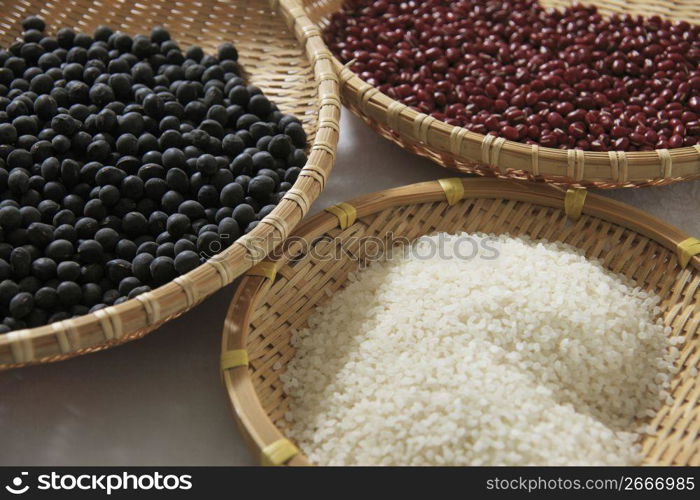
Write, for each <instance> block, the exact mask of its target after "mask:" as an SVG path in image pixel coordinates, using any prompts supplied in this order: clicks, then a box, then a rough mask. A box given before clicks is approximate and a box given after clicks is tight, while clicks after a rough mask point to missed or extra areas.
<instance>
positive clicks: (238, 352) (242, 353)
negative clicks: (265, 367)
mask: <svg viewBox="0 0 700 500" xmlns="http://www.w3.org/2000/svg"><path fill="white" fill-rule="evenodd" d="M238 366H248V351H246V350H245V349H232V350H230V351H225V352H222V353H221V369H222V370H230V369H231V368H236V367H238Z"/></svg>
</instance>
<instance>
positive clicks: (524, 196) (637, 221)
mask: <svg viewBox="0 0 700 500" xmlns="http://www.w3.org/2000/svg"><path fill="white" fill-rule="evenodd" d="M460 231H466V232H469V233H474V232H485V233H494V234H504V233H508V234H510V235H513V236H518V235H527V236H530V237H532V238H534V239H543V240H549V241H560V242H563V243H567V244H569V245H572V246H575V247H577V248H580V249H582V250H583V251H584V253H585V255H586V257H588V258H590V259H598V260H600V261H601V262H602V264H603V265H604V266H605V267H606V268H608V269H610V270H611V271H613V272H615V273H620V274H622V275H624V276H626V277H628V278H629V279H631V280H632V281H634V282H635V283H636V284H637V285H638V286H639V287H641V288H643V289H644V290H646V291H649V292H653V293H655V294H657V295H658V296H659V297H660V298H661V304H660V308H661V311H662V313H661V314H662V317H663V320H664V322H665V324H667V325H669V326H670V327H671V328H672V330H673V332H672V335H683V336H685V342H684V344H683V345H682V346H679V349H680V350H681V354H680V358H679V360H678V363H679V367H680V370H679V373H678V374H677V375H676V376H675V378H674V380H673V383H672V386H671V389H670V391H671V394H672V398H673V403H672V404H671V405H667V406H664V407H662V408H661V409H660V410H659V412H658V413H657V415H656V416H655V417H654V418H653V420H652V422H651V423H652V424H654V427H655V428H656V429H657V431H656V433H655V434H653V435H649V436H646V437H644V439H643V442H642V447H643V457H644V459H643V463H645V464H648V465H666V464H674V465H700V440H699V439H698V429H699V428H700V409H699V408H698V400H700V382H699V381H698V377H697V374H696V373H697V372H696V370H697V368H698V366H700V336H699V330H700V257H698V254H700V241H698V240H695V239H693V238H688V237H687V236H686V235H685V234H683V233H682V232H681V231H680V230H678V229H676V228H674V227H672V226H669V225H667V224H665V223H663V222H662V221H660V220H658V219H655V218H653V217H651V216H649V215H647V214H645V213H644V212H641V211H639V210H637V209H635V208H632V207H630V206H628V205H625V204H622V203H619V202H616V201H613V200H610V199H608V198H605V197H601V196H597V195H594V194H588V196H587V197H586V196H585V191H584V190H569V191H568V192H566V193H564V192H563V191H561V190H559V189H557V188H554V187H551V186H547V185H544V184H535V183H526V182H517V181H502V180H497V179H443V180H441V181H435V182H426V183H421V184H414V185H410V186H405V187H401V188H397V189H391V190H388V191H382V192H380V193H375V194H371V195H367V196H363V197H360V198H356V199H355V200H352V201H350V202H348V203H341V204H339V205H336V206H334V207H331V208H329V209H327V210H326V211H324V212H321V213H319V214H317V215H315V216H313V217H311V218H310V219H308V220H307V221H305V222H304V223H303V224H301V225H300V226H299V228H298V229H297V230H296V231H295V233H294V235H293V236H292V237H291V238H290V239H289V240H287V242H286V243H285V245H284V246H283V249H284V251H283V252H282V251H278V250H280V249H278V250H276V251H275V253H276V254H279V256H277V255H276V256H274V257H273V258H270V259H267V260H265V261H263V262H262V263H260V264H258V265H257V266H256V267H255V268H253V269H252V270H251V273H249V275H248V276H246V277H245V278H244V279H243V280H242V282H241V284H240V286H239V288H238V290H237V291H236V294H235V297H234V299H233V302H232V303H231V306H230V308H229V311H228V315H227V318H226V322H225V326H224V330H223V339H222V358H221V368H222V375H223V381H224V385H225V388H226V391H227V393H228V395H229V398H230V400H231V404H232V407H233V414H234V418H235V420H236V422H237V424H238V426H239V427H240V429H241V431H242V433H243V435H244V437H245V440H246V441H247V443H248V445H249V446H250V448H251V449H252V450H253V453H254V454H255V456H256V457H258V458H259V459H260V461H261V462H262V463H266V464H275V465H281V464H288V465H308V464H309V461H308V459H307V457H306V456H305V455H304V454H303V450H298V449H297V448H296V446H295V445H294V444H293V443H291V442H290V441H289V440H288V439H286V438H285V429H286V427H287V425H288V424H287V422H286V421H285V418H284V415H285V413H286V412H287V411H288V408H289V398H288V396H287V395H286V394H285V392H284V389H283V384H282V383H281V382H280V375H281V374H282V373H284V370H285V368H286V365H287V363H288V362H289V360H290V359H291V358H292V357H293V356H294V349H293V347H292V346H291V345H290V339H291V335H292V332H293V331H295V330H297V329H300V328H303V327H305V326H306V325H307V319H308V317H309V315H310V314H312V313H313V312H314V310H315V308H316V307H318V306H320V305H322V304H324V303H325V302H326V301H327V300H328V299H329V297H330V296H331V295H332V294H333V293H334V292H336V291H337V290H340V289H342V288H343V287H344V286H345V285H346V283H347V282H348V275H349V274H350V273H352V272H355V271H357V269H358V267H360V266H361V265H362V264H363V263H366V261H367V260H368V256H369V257H370V258H372V257H375V256H376V252H377V248H376V246H377V242H384V241H387V240H388V237H387V235H389V234H392V238H394V239H396V238H402V239H408V240H410V241H412V240H414V239H416V238H418V237H420V236H423V235H427V234H431V233H435V232H448V233H456V232H460ZM371 242H374V243H371ZM341 248H342V250H341ZM251 274H252V275H251ZM533 279H536V276H533Z"/></svg>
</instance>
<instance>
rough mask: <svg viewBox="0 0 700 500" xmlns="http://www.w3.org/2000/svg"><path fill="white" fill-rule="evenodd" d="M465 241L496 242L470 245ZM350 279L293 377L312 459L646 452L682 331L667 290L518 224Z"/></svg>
mask: <svg viewBox="0 0 700 500" xmlns="http://www.w3.org/2000/svg"><path fill="white" fill-rule="evenodd" d="M465 238H468V239H470V240H471V241H472V242H474V241H475V242H476V244H477V248H480V249H482V250H483V249H486V248H495V249H496V252H491V253H489V254H488V255H487V252H483V251H482V252H479V253H478V254H477V255H473V256H471V258H464V254H463V253H459V252H457V253H458V254H459V255H457V254H456V252H455V249H456V248H459V241H460V239H461V240H462V241H463V240H464V239H465ZM430 249H437V250H438V251H431V250H430ZM426 250H427V251H426ZM494 254H495V255H494ZM489 256H491V257H489ZM493 256H495V258H493ZM351 281H352V282H351V283H350V284H349V285H348V286H347V287H346V288H345V289H344V290H342V291H340V292H338V293H336V294H334V295H333V297H332V298H331V299H330V300H329V301H328V302H327V303H326V304H324V305H323V306H320V307H319V308H318V309H317V310H316V311H315V313H314V314H313V315H312V316H311V317H310V318H309V321H308V327H307V328H305V329H303V330H301V331H298V332H295V334H294V336H293V345H294V347H295V348H296V354H295V357H294V358H293V359H292V360H291V361H290V362H289V364H288V365H287V370H286V372H285V373H284V374H283V375H282V377H281V378H282V380H283V382H284V389H285V391H286V392H287V393H288V394H289V395H290V396H291V401H290V411H289V412H288V414H287V415H286V417H287V420H288V421H289V429H288V435H289V437H291V438H292V439H294V440H295V441H296V442H297V444H298V445H299V446H300V447H301V448H302V450H304V452H305V453H306V455H307V456H308V457H309V458H310V459H311V461H313V462H314V463H317V464H323V465H351V464H357V465H375V464H376V465H467V464H469V465H576V464H590V465H594V464H595V465H598V464H599V465H632V464H637V463H639V461H640V456H639V452H640V450H639V447H638V446H637V445H636V443H637V442H638V440H639V438H640V436H641V434H642V433H644V432H646V431H647V430H648V429H647V428H646V426H645V424H644V421H645V419H646V418H647V417H649V416H652V415H654V413H655V411H656V410H657V409H658V408H659V407H660V406H661V405H662V404H665V403H668V400H669V399H670V396H669V394H668V388H669V381H670V379H671V377H672V375H673V373H674V361H675V359H676V358H677V357H678V351H677V349H676V348H675V347H674V345H675V344H677V343H679V342H681V340H682V339H680V338H677V337H671V336H670V335H669V334H670V329H669V328H666V327H664V325H663V324H662V323H661V320H660V319H659V309H658V301H659V299H658V298H657V297H655V296H652V295H650V294H648V293H647V292H645V291H642V290H641V289H639V288H635V287H634V285H632V284H630V283H629V282H628V281H626V280H625V279H624V278H623V277H622V276H618V275H615V274H613V273H611V272H610V271H608V270H606V269H605V268H603V267H602V266H601V265H600V264H599V263H597V262H595V261H590V260H587V259H586V258H585V257H584V256H583V255H582V253H581V252H580V251H578V250H577V249H575V248H574V247H571V246H567V245H564V244H561V243H548V242H542V241H534V240H529V239H524V238H512V237H510V236H507V235H500V236H493V235H485V234H473V235H467V234H461V235H445V234H440V235H433V236H428V237H423V238H420V239H419V240H417V241H416V242H415V243H414V244H413V246H411V247H410V248H408V249H407V251H406V252H404V253H402V254H401V255H399V256H398V257H396V256H395V258H393V259H388V260H383V261H379V262H375V263H373V264H371V265H370V266H369V267H368V268H366V269H363V270H362V271H360V272H359V273H358V274H357V275H356V276H353V277H352V279H351Z"/></svg>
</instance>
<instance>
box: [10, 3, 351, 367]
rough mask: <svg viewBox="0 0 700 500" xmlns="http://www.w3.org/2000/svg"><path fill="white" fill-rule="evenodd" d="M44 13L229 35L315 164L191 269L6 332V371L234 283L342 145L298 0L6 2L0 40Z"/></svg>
mask: <svg viewBox="0 0 700 500" xmlns="http://www.w3.org/2000/svg"><path fill="white" fill-rule="evenodd" d="M33 14H36V15H40V16H42V17H43V18H44V19H45V20H46V22H47V31H48V32H50V33H52V32H55V31H56V30H57V29H58V28H60V27H63V26H69V27H73V28H75V29H76V30H79V31H84V32H92V31H93V30H94V29H95V28H96V27H97V26H99V25H102V24H104V25H108V26H110V27H112V28H113V29H115V30H120V31H123V32H126V33H128V34H132V35H133V34H138V33H142V34H143V33H149V32H150V30H151V28H152V27H154V26H158V25H162V26H165V27H166V28H167V29H168V30H169V31H170V33H171V36H172V38H173V39H174V40H175V41H177V42H178V43H179V44H180V46H181V47H183V48H184V47H186V46H188V45H191V44H196V45H199V46H201V47H202V48H203V49H204V50H205V52H214V51H215V50H216V48H217V46H218V45H219V44H221V43H222V42H224V41H230V42H233V43H234V44H235V45H236V48H237V49H238V52H239V60H240V62H241V63H242V65H243V68H244V71H245V73H244V75H243V76H244V77H245V78H246V79H247V80H248V82H249V83H251V84H254V85H257V86H258V87H260V88H261V89H262V90H263V92H264V93H265V94H266V95H267V96H268V97H270V99H271V100H273V101H274V102H275V103H277V104H278V105H279V107H280V109H281V110H282V111H283V112H285V113H293V114H294V115H296V116H297V117H299V118H300V119H302V121H303V124H304V128H305V129H306V131H307V133H308V134H309V141H308V151H307V153H308V162H307V165H306V166H305V167H304V169H303V170H302V171H301V173H300V174H299V179H298V180H297V182H296V183H295V185H294V187H293V188H292V189H291V190H290V191H289V192H288V194H287V196H285V198H284V199H283V200H282V201H281V202H280V204H279V205H278V206H277V208H276V209H275V210H274V211H273V212H272V213H271V214H270V215H269V216H268V217H266V218H265V219H264V220H263V221H261V223H260V224H259V225H258V227H256V228H255V230H254V231H252V232H250V233H249V234H247V235H245V236H244V237H242V238H240V239H239V240H238V241H236V242H235V243H234V244H233V245H231V246H230V247H229V248H228V249H226V250H225V251H223V252H222V253H221V254H219V255H217V256H216V257H214V258H212V259H210V260H209V261H207V262H206V263H204V264H202V265H200V266H199V267H198V268H197V269H195V270H194V271H192V272H190V273H188V274H186V275H184V276H180V277H179V278H177V279H176V280H175V281H174V282H172V283H169V284H167V285H165V286H162V287H160V288H158V289H156V290H154V291H153V292H149V293H147V294H143V295H141V296H139V297H137V298H136V299H134V300H129V301H127V302H125V303H123V304H120V305H119V306H115V307H109V308H106V309H104V310H103V311H102V312H100V314H90V315H85V316H81V317H78V318H74V319H70V320H66V321H63V322H60V323H56V324H52V325H48V326H45V327H40V328H35V329H31V330H21V331H17V332H12V333H11V334H8V335H0V369H2V368H12V367H17V366H22V365H25V364H30V363H36V362H47V361H56V360H60V359H65V358H67V357H71V356H75V355H77V354H84V353H88V352H92V351H96V350H100V349H105V348H108V347H111V346H114V345H117V344H120V343H123V342H126V341H128V340H132V339H135V338H138V337H141V336H143V335H145V334H146V333H148V332H150V331H152V330H153V329H155V328H157V327H158V326H159V325H161V324H162V323H163V322H165V321H168V320H169V319H172V318H174V317H176V316H178V315H180V314H182V313H183V312H185V311H187V310H188V309H190V308H191V307H193V306H194V305H196V304H197V303H199V302H200V301H201V300H203V299H205V298H206V297H207V296H209V295H211V294H212V293H213V292H215V291H216V290H218V289H219V288H221V287H222V286H225V285H227V284H229V283H231V282H232V281H233V280H234V279H235V278H237V277H238V276H240V275H241V274H242V273H244V272H245V271H246V270H248V269H249V268H250V267H252V266H253V265H254V264H256V263H257V262H259V261H260V260H262V259H263V258H264V257H265V256H266V255H267V253H268V252H269V251H270V250H271V249H272V248H274V247H275V246H276V245H277V244H279V243H280V242H281V241H282V240H283V239H284V237H285V236H286V235H287V234H289V232H290V231H291V230H292V229H293V228H294V226H295V225H296V224H297V223H298V222H299V221H300V220H301V218H302V217H303V216H304V215H305V214H306V212H307V210H308V208H309V206H310V205H311V203H312V202H313V200H315V199H316V197H317V196H318V195H319V193H320V192H321V190H322V189H323V187H324V186H325V182H326V178H327V176H328V174H329V172H330V170H331V168H332V165H333V160H334V157H335V146H336V143H337V141H338V131H339V126H338V122H339V119H340V100H339V97H338V81H337V77H336V76H335V73H334V71H333V66H332V63H331V59H330V55H329V54H328V52H327V50H326V49H325V45H324V44H323V42H322V41H321V40H320V37H318V35H317V31H318V30H317V28H316V27H315V26H314V25H313V24H312V23H311V22H310V21H309V19H308V18H307V17H306V16H305V15H304V11H303V9H301V7H300V5H299V4H298V3H297V0H281V1H279V2H277V1H275V2H273V4H271V3H269V2H268V1H267V0H249V1H245V2H243V1H233V0H231V1H226V0H175V1H167V0H154V1H151V2H145V3H140V2H134V1H119V2H114V1H108V0H96V1H88V0H68V1H66V0H48V1H26V0H0V15H1V16H2V17H1V18H0V46H8V45H9V44H10V43H12V41H13V40H14V39H15V38H16V37H17V36H18V35H19V33H20V30H21V27H20V22H21V20H22V19H23V18H24V17H26V16H28V15H33Z"/></svg>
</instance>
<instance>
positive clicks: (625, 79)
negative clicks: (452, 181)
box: [324, 0, 700, 151]
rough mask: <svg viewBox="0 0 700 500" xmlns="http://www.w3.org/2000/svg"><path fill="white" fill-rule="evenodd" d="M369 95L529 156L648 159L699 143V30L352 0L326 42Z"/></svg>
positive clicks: (519, 7) (521, 3)
mask: <svg viewBox="0 0 700 500" xmlns="http://www.w3.org/2000/svg"><path fill="white" fill-rule="evenodd" d="M324 39H325V41H326V43H327V44H328V45H329V47H330V48H331V50H332V51H333V52H334V53H335V55H336V56H337V57H338V58H339V59H340V60H341V62H343V63H347V62H350V61H353V62H352V65H351V69H352V70H353V71H354V72H356V73H357V74H358V75H359V76H360V77H361V78H362V79H363V80H365V81H366V82H367V83H369V84H370V85H373V86H375V87H377V88H378V89H379V90H381V91H382V92H384V93H385V94H387V95H388V96H389V97H391V98H394V99H396V100H398V101H400V102H402V103H403V104H406V105H408V106H411V107H413V108H414V109H416V110H418V111H420V112H423V113H427V114H430V115H432V116H433V117H435V118H437V119H439V120H443V121H445V122H446V123H448V124H450V125H454V126H462V127H465V128H467V129H469V130H471V131H473V132H477V133H480V134H495V135H498V136H501V137H504V138H506V139H509V140H513V141H518V142H522V143H526V144H539V145H541V146H546V147H552V148H562V149H568V148H579V149H584V150H593V151H609V150H618V151H648V150H653V149H660V148H678V147H683V146H693V145H695V144H697V143H699V142H700V26H696V25H691V24H689V23H687V22H684V21H679V22H671V21H668V20H664V19H661V18H660V17H658V16H654V17H648V18H643V17H639V16H637V17H633V16H628V15H627V16H618V15H612V16H609V17H606V16H603V15H601V14H600V13H599V12H597V9H596V8H595V7H588V6H582V5H573V6H572V7H570V8H567V9H563V10H555V9H549V8H544V7H542V6H541V5H540V4H539V3H538V2H537V1H536V0H497V1H496V0H490V1H486V2H484V1H483V0H458V1H452V0H427V1H417V0H408V1H406V0H404V1H400V0H346V1H345V2H344V4H343V9H342V11H341V12H338V13H335V14H334V15H333V16H332V17H331V19H330V23H329V25H328V26H327V27H326V29H325V32H324Z"/></svg>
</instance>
